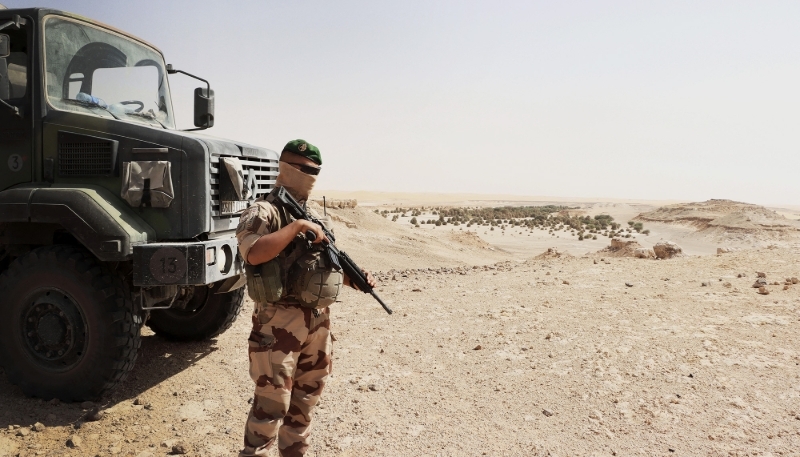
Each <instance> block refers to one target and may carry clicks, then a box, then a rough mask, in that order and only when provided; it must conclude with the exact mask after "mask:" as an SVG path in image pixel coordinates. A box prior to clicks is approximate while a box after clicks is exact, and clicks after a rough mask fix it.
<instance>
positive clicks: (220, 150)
mask: <svg viewBox="0 0 800 457" xmlns="http://www.w3.org/2000/svg"><path fill="white" fill-rule="evenodd" d="M179 74H183V75H179ZM168 75H173V76H172V77H173V78H175V77H180V78H187V77H194V78H197V77H195V76H193V75H191V74H189V73H186V72H183V71H181V70H177V69H175V68H173V67H172V66H170V65H167V64H165V61H164V57H163V55H162V53H161V51H159V50H158V48H156V47H155V46H153V45H151V44H148V43H147V42H146V41H144V40H142V39H140V38H137V37H135V36H132V35H130V34H128V33H126V32H124V31H122V30H118V29H115V28H113V27H110V26H108V25H104V24H102V23H100V22H97V21H93V20H90V19H87V18H85V17H82V16H78V15H75V14H70V13H66V12H62V11H56V10H52V9H45V8H30V9H6V8H4V7H3V8H0V272H2V274H1V275H0V316H1V317H0V363H1V364H2V368H3V370H4V371H5V374H6V376H7V377H8V379H9V381H10V382H11V383H13V384H16V385H18V386H19V387H20V388H21V389H22V391H23V392H24V393H25V394H27V395H31V396H37V397H41V398H44V399H50V398H59V399H61V400H64V401H78V400H84V399H95V398H97V397H98V396H100V395H101V394H103V393H104V392H105V391H107V390H108V389H111V388H113V387H114V386H115V385H116V384H117V383H119V382H120V381H122V380H124V379H125V377H126V375H127V374H128V373H129V372H130V371H131V369H132V367H133V365H134V362H135V361H136V355H137V350H138V349H139V346H140V342H141V340H140V330H141V327H142V325H149V327H150V328H151V329H152V330H153V331H154V332H155V333H156V334H158V335H161V336H163V337H166V338H170V339H174V340H204V339H208V338H213V337H215V336H217V335H219V334H220V333H221V332H223V331H225V330H226V329H227V328H229V327H230V326H231V324H232V323H233V321H234V320H235V319H236V316H237V314H238V313H239V311H240V310H241V308H242V303H243V299H244V289H243V287H242V286H243V285H244V282H245V281H244V275H243V265H242V260H241V258H240V256H239V255H238V250H237V248H236V239H235V238H234V232H235V229H236V226H237V224H238V216H239V213H240V212H241V211H242V210H243V209H244V208H246V207H247V206H248V205H249V204H250V203H251V202H252V201H253V200H255V198H257V197H259V196H261V195H263V194H265V193H267V192H269V191H270V189H271V188H272V187H273V186H274V182H275V176H276V175H277V169H278V154H277V153H276V152H275V151H270V150H267V149H263V148H259V147H255V146H250V145H247V144H243V143H240V142H235V141H228V140H222V139H217V138H213V137H210V136H206V135H202V134H200V133H198V132H196V131H197V130H203V129H207V128H210V127H212V126H213V125H214V93H213V91H212V90H211V87H210V84H209V83H208V82H206V81H205V80H203V79H201V78H197V79H200V81H202V82H203V84H202V86H203V87H200V88H198V89H196V90H195V92H194V125H195V127H196V128H195V129H191V130H184V131H181V130H178V129H176V127H175V117H174V112H173V107H172V100H171V97H170V85H169V79H170V78H169V77H168Z"/></svg>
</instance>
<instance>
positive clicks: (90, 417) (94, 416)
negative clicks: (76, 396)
mask: <svg viewBox="0 0 800 457" xmlns="http://www.w3.org/2000/svg"><path fill="white" fill-rule="evenodd" d="M105 415H106V413H104V412H103V411H100V409H98V408H92V409H91V410H90V411H89V412H88V413H86V415H85V416H84V419H86V420H87V421H88V422H97V421H99V420H100V419H102V418H103V417H105Z"/></svg>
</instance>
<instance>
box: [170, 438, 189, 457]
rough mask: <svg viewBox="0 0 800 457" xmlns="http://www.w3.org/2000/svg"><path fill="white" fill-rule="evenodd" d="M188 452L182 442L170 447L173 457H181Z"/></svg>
mask: <svg viewBox="0 0 800 457" xmlns="http://www.w3.org/2000/svg"><path fill="white" fill-rule="evenodd" d="M188 452H189V448H188V447H187V446H186V444H184V443H183V442H182V441H178V442H177V443H175V444H173V445H172V453H173V454H175V455H183V454H186V453H188Z"/></svg>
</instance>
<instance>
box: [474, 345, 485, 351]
mask: <svg viewBox="0 0 800 457" xmlns="http://www.w3.org/2000/svg"><path fill="white" fill-rule="evenodd" d="M481 349H483V347H481V345H480V344H479V345H477V346H475V347H474V348H472V350H473V351H480V350H481Z"/></svg>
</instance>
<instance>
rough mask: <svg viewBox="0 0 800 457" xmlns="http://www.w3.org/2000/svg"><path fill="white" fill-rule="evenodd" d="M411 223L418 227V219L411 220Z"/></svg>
mask: <svg viewBox="0 0 800 457" xmlns="http://www.w3.org/2000/svg"><path fill="white" fill-rule="evenodd" d="M411 223H412V224H413V225H417V218H416V217H412V218H411Z"/></svg>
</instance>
